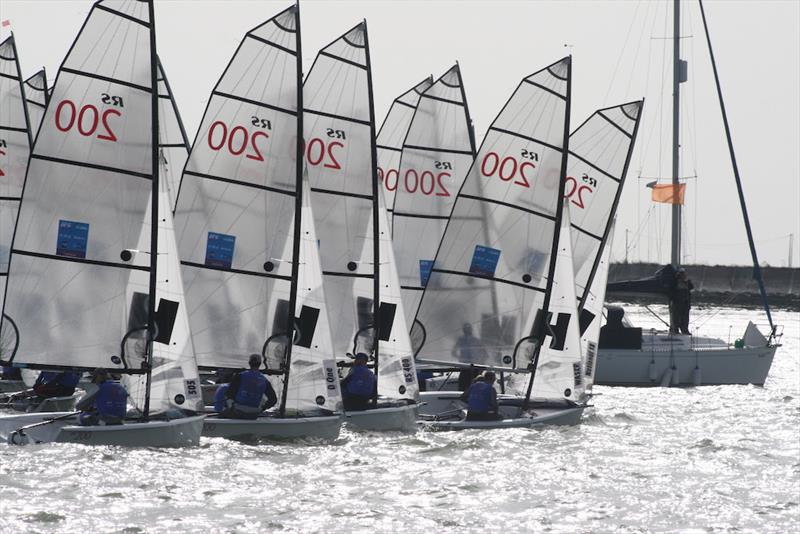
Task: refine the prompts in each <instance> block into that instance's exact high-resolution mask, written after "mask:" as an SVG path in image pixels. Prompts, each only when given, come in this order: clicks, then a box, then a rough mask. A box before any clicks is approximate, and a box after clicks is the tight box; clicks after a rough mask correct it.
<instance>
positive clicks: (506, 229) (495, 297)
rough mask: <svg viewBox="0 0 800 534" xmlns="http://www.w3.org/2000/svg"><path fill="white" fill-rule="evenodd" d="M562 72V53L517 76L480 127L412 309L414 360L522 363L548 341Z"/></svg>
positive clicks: (563, 109)
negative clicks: (417, 332)
mask: <svg viewBox="0 0 800 534" xmlns="http://www.w3.org/2000/svg"><path fill="white" fill-rule="evenodd" d="M570 78H571V60H570V58H569V57H567V58H564V59H562V60H560V61H558V62H556V63H553V64H552V65H550V66H549V67H546V68H544V69H542V70H540V71H538V72H536V73H534V74H532V75H530V76H528V77H527V78H524V79H523V80H522V81H521V82H520V84H519V86H518V87H517V89H516V90H515V91H514V94H513V95H512V96H511V98H510V99H509V100H508V102H506V104H505V106H504V107H503V109H502V110H501V111H500V114H499V115H498V116H497V118H496V119H495V120H494V122H493V123H492V125H491V126H490V127H489V130H488V132H487V133H486V137H485V138H484V141H483V144H482V146H481V148H480V150H479V151H478V157H477V158H476V160H475V162H474V164H473V165H472V168H471V169H470V172H469V173H468V175H467V178H466V179H465V181H464V184H463V186H462V188H461V191H460V192H459V193H458V196H457V198H456V202H455V207H454V208H453V214H452V217H451V219H450V222H449V224H448V226H447V229H446V230H445V233H444V237H443V240H442V244H441V246H440V248H439V251H438V253H437V256H436V259H435V263H434V265H433V268H432V269H431V274H430V277H429V280H428V284H427V286H426V289H425V292H424V294H423V298H422V302H421V305H420V309H419V312H418V314H417V320H418V322H419V323H420V325H421V327H422V328H424V330H425V333H426V335H427V338H426V343H425V344H424V346H422V348H421V352H420V358H423V359H425V360H427V361H434V362H444V363H456V364H462V365H464V364H470V363H474V364H477V365H482V366H487V367H493V368H498V369H520V370H528V369H530V366H531V365H532V364H533V365H535V364H536V363H537V359H538V350H537V349H536V345H538V346H541V344H542V343H543V342H544V343H547V342H551V343H552V342H557V338H556V337H550V336H549V334H551V333H552V332H553V330H552V328H549V329H548V328H546V327H545V324H544V322H545V320H546V319H548V315H549V311H550V308H549V306H550V300H551V299H550V297H551V293H552V291H553V279H554V277H555V270H556V263H557V262H556V253H557V250H558V248H557V247H558V245H559V233H560V226H561V222H562V212H563V203H562V202H561V197H562V196H563V190H564V180H563V179H562V177H563V176H564V173H565V171H566V146H567V143H568V134H569V130H568V128H569V108H570V106H569V102H570ZM395 215H397V214H396V213H395ZM566 319H567V321H574V320H576V318H575V317H568V318H566ZM563 322H564V320H563V319H562V324H563ZM534 340H536V341H538V343H534ZM525 342H529V343H531V344H533V345H534V348H533V350H530V351H529V350H527V348H526V347H522V345H524V344H525Z"/></svg>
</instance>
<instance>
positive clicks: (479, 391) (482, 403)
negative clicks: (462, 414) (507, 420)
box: [461, 371, 500, 421]
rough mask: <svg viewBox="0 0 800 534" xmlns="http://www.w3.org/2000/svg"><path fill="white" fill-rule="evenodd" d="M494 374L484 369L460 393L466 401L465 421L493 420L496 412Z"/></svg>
mask: <svg viewBox="0 0 800 534" xmlns="http://www.w3.org/2000/svg"><path fill="white" fill-rule="evenodd" d="M494 381H495V374H494V373H493V372H491V371H486V372H485V373H483V375H482V376H481V377H479V378H478V379H477V380H475V382H473V384H472V385H471V386H470V387H469V389H468V390H467V391H465V392H464V394H463V395H461V400H462V401H464V402H466V403H467V421H495V420H497V419H500V415H499V414H498V413H497V391H495V389H494Z"/></svg>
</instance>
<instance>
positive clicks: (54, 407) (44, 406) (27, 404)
mask: <svg viewBox="0 0 800 534" xmlns="http://www.w3.org/2000/svg"><path fill="white" fill-rule="evenodd" d="M80 396H81V395H80V394H79V393H76V394H74V395H70V396H68V397H50V398H49V399H44V400H42V401H41V402H36V403H33V402H32V400H33V399H34V397H27V398H25V399H20V400H18V401H13V402H11V403H9V404H8V406H7V407H8V408H10V409H12V410H14V411H15V412H23V413H52V412H71V411H74V410H75V403H76V402H77V400H78V398H79V397H80Z"/></svg>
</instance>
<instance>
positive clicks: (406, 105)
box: [394, 93, 421, 110]
mask: <svg viewBox="0 0 800 534" xmlns="http://www.w3.org/2000/svg"><path fill="white" fill-rule="evenodd" d="M420 94H421V93H420ZM394 103H395V104H400V105H401V106H405V107H407V108H411V109H414V110H416V109H417V106H412V105H411V104H409V103H408V102H403V101H402V100H399V99H398V100H395V101H394Z"/></svg>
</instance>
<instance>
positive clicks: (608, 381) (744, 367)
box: [595, 346, 777, 387]
mask: <svg viewBox="0 0 800 534" xmlns="http://www.w3.org/2000/svg"><path fill="white" fill-rule="evenodd" d="M776 349H777V347H776V346H765V347H745V348H741V349H737V348H727V347H725V348H713V349H705V350H703V349H701V350H695V349H691V348H689V349H683V350H674V351H672V352H670V351H647V350H630V349H627V350H626V349H601V350H600V351H598V354H597V367H596V370H595V384H597V385H604V386H636V387H646V386H662V385H663V386H670V385H672V386H699V385H704V386H709V385H724V384H755V385H759V386H761V385H763V384H764V382H765V381H766V379H767V375H768V374H769V369H770V366H771V365H772V359H773V357H774V356H775V350H776ZM696 368H697V369H699V370H700V371H699V372H696V371H695V369H696Z"/></svg>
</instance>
